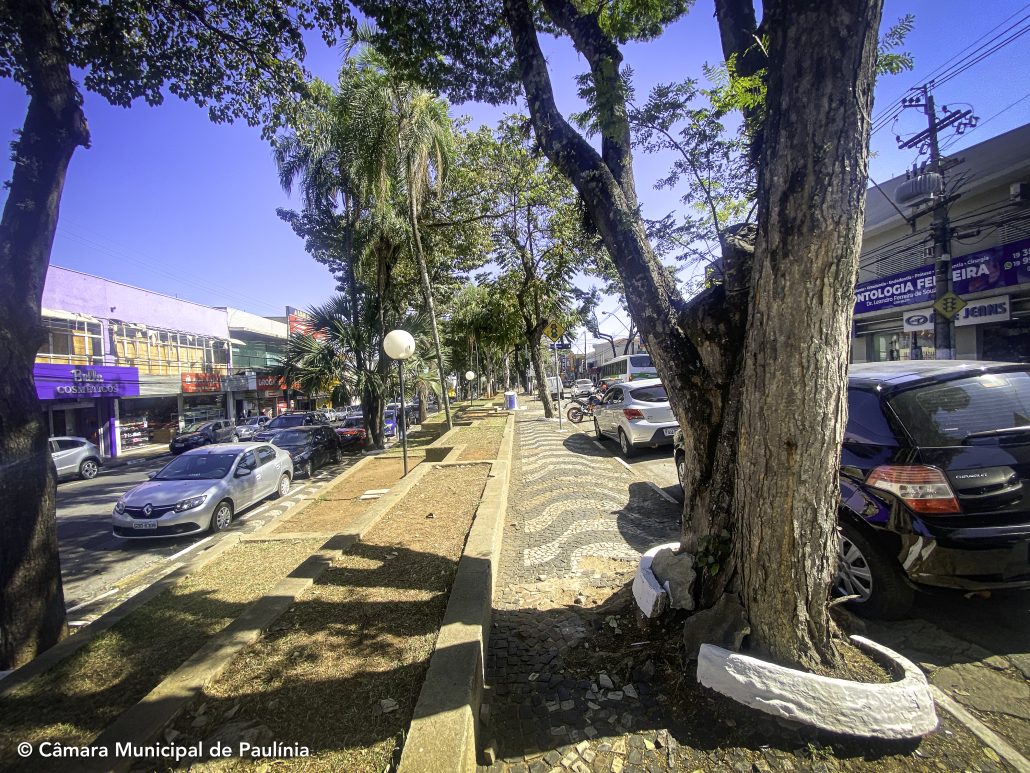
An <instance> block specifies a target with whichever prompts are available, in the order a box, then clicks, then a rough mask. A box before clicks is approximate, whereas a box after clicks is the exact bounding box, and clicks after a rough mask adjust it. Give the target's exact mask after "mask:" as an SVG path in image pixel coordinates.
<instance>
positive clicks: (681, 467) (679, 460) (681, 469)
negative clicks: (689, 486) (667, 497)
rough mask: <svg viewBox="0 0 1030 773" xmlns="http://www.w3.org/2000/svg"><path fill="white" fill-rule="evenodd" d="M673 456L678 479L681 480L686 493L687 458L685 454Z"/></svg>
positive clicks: (681, 488)
mask: <svg viewBox="0 0 1030 773" xmlns="http://www.w3.org/2000/svg"><path fill="white" fill-rule="evenodd" d="M673 458H674V460H675V462H676V480H678V481H679V484H680V490H681V491H683V492H684V493H686V491H685V486H684V485H683V479H684V478H685V477H687V459H686V457H685V456H684V455H683V454H676V456H675V457H673Z"/></svg>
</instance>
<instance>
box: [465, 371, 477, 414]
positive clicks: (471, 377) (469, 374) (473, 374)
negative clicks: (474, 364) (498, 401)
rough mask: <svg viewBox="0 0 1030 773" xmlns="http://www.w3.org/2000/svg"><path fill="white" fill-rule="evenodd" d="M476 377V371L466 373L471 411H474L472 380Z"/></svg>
mask: <svg viewBox="0 0 1030 773" xmlns="http://www.w3.org/2000/svg"><path fill="white" fill-rule="evenodd" d="M475 377H476V372H475V371H474V370H466V371H465V380H466V381H467V382H469V410H472V379H474V378H475Z"/></svg>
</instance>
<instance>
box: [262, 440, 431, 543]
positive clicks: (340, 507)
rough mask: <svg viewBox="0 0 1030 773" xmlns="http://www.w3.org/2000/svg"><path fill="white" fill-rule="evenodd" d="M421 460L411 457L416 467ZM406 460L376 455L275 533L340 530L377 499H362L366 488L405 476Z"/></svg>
mask: <svg viewBox="0 0 1030 773" xmlns="http://www.w3.org/2000/svg"><path fill="white" fill-rule="evenodd" d="M420 462H421V460H420V459H409V460H408V469H409V471H410V470H413V469H414V468H415V467H416V466H417V465H418V464H419V463H420ZM403 472H404V465H403V462H402V461H401V460H399V459H393V458H383V457H375V458H373V459H371V460H370V461H369V462H366V463H365V465H364V467H362V468H361V469H360V470H358V471H357V472H356V473H354V474H353V475H348V476H347V477H346V478H344V479H343V480H342V481H340V482H339V483H338V484H336V485H335V486H333V487H332V488H331V489H329V490H328V491H326V492H324V493H322V494H321V495H320V496H319V497H318V499H317V500H315V501H314V502H313V503H311V504H310V505H308V506H307V507H306V508H304V509H303V510H302V511H300V512H299V513H297V514H296V515H295V516H293V517H291V518H289V519H287V520H285V521H283V522H282V523H280V524H279V525H278V526H277V527H276V528H275V530H274V532H273V533H280V534H284V533H297V534H303V533H311V534H325V533H336V532H339V531H341V530H342V529H344V528H345V527H347V526H348V525H349V524H350V523H351V522H352V521H353V520H354V519H355V518H357V517H358V516H359V515H362V514H363V513H364V512H365V511H366V510H368V508H369V507H371V506H372V505H373V504H374V503H375V502H376V501H377V500H375V499H361V495H362V494H364V493H365V492H366V491H372V490H374V489H384V488H385V489H388V488H391V487H392V486H394V485H395V484H396V483H397V481H399V480H400V479H401V475H402V474H403Z"/></svg>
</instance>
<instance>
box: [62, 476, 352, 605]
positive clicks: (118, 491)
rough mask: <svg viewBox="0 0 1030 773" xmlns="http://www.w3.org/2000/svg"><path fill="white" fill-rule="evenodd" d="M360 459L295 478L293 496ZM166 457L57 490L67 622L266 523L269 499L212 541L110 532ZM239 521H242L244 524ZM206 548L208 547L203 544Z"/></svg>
mask: <svg viewBox="0 0 1030 773" xmlns="http://www.w3.org/2000/svg"><path fill="white" fill-rule="evenodd" d="M358 458H360V457H352V456H345V457H344V461H343V462H341V464H339V465H329V466H326V467H323V468H322V469H320V470H318V471H317V472H316V473H315V475H314V477H313V478H312V479H311V480H308V479H305V478H301V479H298V480H297V481H296V482H295V484H294V486H293V490H292V492H291V494H292V493H299V494H301V495H303V494H307V493H309V490H311V489H314V488H318V487H320V486H321V485H322V484H323V483H325V482H326V481H328V480H331V479H332V478H333V477H335V476H336V475H337V474H339V473H340V472H342V471H343V470H344V469H346V467H347V466H349V465H351V464H353V463H354V461H356V459H358ZM168 460H169V457H167V456H165V457H163V458H158V459H153V460H147V461H142V462H139V463H136V464H132V465H130V466H126V467H119V468H115V469H110V470H103V471H102V472H101V473H100V475H98V476H97V477H96V478H94V479H93V480H88V481H87V480H73V481H67V482H62V483H59V484H58V486H57V538H58V543H59V547H60V553H61V574H62V578H63V580H64V599H65V605H66V607H67V609H68V612H69V619H70V620H76V619H89V618H91V617H94V616H96V614H98V613H99V612H101V611H103V608H105V607H107V606H109V605H110V604H108V603H106V602H108V601H109V602H112V603H113V602H115V601H117V599H118V598H119V597H120V596H121V595H123V593H124V592H125V591H127V590H130V589H132V588H133V587H135V586H137V585H141V584H142V585H145V584H148V583H149V582H153V581H154V580H155V579H157V578H158V577H160V576H161V575H162V574H163V573H164V571H165V569H167V570H171V569H172V568H173V565H174V561H175V560H176V559H178V558H180V557H181V556H184V555H186V553H188V552H189V551H190V550H191V549H192V548H194V547H196V546H199V545H200V543H202V542H203V543H210V545H214V544H217V541H218V540H220V539H221V538H222V537H223V536H224V535H225V534H228V533H231V532H232V531H233V530H236V529H241V528H242V529H247V530H250V529H252V528H257V527H258V526H260V525H261V523H263V522H264V521H266V520H267V519H268V518H270V517H273V516H272V515H270V514H268V513H267V511H268V510H269V509H270V507H271V503H270V501H269V500H266V501H265V502H262V503H258V504H257V505H255V506H252V507H250V508H248V509H247V510H244V511H243V512H241V513H239V514H238V517H237V519H236V521H235V522H234V524H233V525H232V526H231V527H230V528H229V529H228V530H226V532H224V533H223V534H216V535H214V536H213V537H212V536H211V535H208V534H200V535H194V536H188V537H169V538H162V539H147V540H126V539H119V538H118V537H115V536H114V535H113V534H112V533H111V512H112V510H113V509H114V505H115V503H116V502H117V501H118V499H119V497H121V495H122V494H123V493H125V492H126V491H127V490H128V489H130V488H131V487H132V486H135V485H136V484H138V483H142V482H143V481H145V480H147V473H148V472H153V471H156V470H158V469H160V468H161V467H162V466H163V465H164V464H166V463H167V462H168ZM243 522H246V523H245V524H244V523H243ZM205 546H209V545H207V544H206V545H205Z"/></svg>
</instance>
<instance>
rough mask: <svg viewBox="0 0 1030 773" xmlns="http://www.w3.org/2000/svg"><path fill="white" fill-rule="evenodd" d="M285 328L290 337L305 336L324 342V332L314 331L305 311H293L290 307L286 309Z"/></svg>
mask: <svg viewBox="0 0 1030 773" xmlns="http://www.w3.org/2000/svg"><path fill="white" fill-rule="evenodd" d="M286 326H287V328H288V330H289V332H290V335H291V336H295V335H306V336H311V337H312V338H314V339H315V340H316V341H325V340H326V333H325V331H324V330H315V329H314V326H313V320H312V319H311V315H310V314H308V313H307V312H306V311H301V310H300V309H295V308H293V307H292V306H287V307H286Z"/></svg>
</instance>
